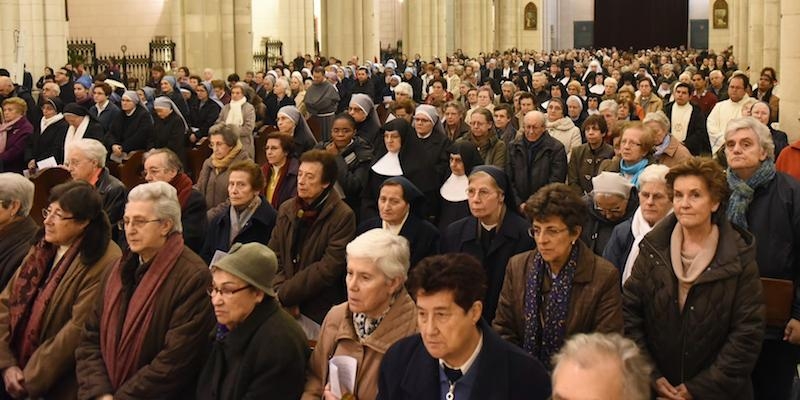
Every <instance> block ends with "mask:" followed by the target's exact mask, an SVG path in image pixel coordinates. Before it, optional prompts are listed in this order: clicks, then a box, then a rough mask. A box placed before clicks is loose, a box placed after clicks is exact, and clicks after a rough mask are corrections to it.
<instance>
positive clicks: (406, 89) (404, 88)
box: [394, 82, 414, 97]
mask: <svg viewBox="0 0 800 400" xmlns="http://www.w3.org/2000/svg"><path fill="white" fill-rule="evenodd" d="M394 93H395V94H397V93H405V94H407V95H408V97H414V88H413V87H412V86H411V84H410V83H408V82H400V83H398V84H397V86H395V87H394Z"/></svg>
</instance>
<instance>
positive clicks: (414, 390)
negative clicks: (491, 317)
mask: <svg viewBox="0 0 800 400" xmlns="http://www.w3.org/2000/svg"><path fill="white" fill-rule="evenodd" d="M478 327H479V328H480V329H481V331H482V332H483V348H482V349H481V352H480V353H479V354H478V357H477V358H476V359H475V363H474V364H472V367H471V368H477V372H478V373H477V375H476V378H475V381H474V382H473V383H472V384H473V386H472V393H471V394H470V397H469V398H470V400H478V399H480V400H500V399H503V400H506V399H513V400H522V399H530V400H544V399H548V398H550V391H551V389H550V377H549V376H548V375H547V371H545V369H544V367H543V366H542V364H541V363H539V361H537V360H535V359H533V358H532V357H531V356H529V355H527V354H525V352H524V351H522V349H520V348H517V347H516V346H514V345H513V344H511V343H508V342H506V341H504V340H503V339H501V338H500V336H498V335H497V334H496V333H494V332H493V331H492V329H491V328H490V327H489V324H487V323H486V322H484V321H483V320H481V321H480V322H479V323H478ZM377 398H378V399H379V400H404V399H409V400H411V399H413V400H434V399H435V400H439V399H441V398H442V394H441V388H440V382H439V361H438V360H437V359H435V358H433V357H431V355H430V354H429V353H428V350H427V349H426V348H425V345H424V344H423V342H422V337H421V336H420V335H419V334H416V335H413V336H409V337H407V338H405V339H402V340H400V341H398V342H397V343H395V345H394V346H392V347H391V348H389V351H387V352H386V355H385V356H384V357H383V362H382V363H381V371H380V375H379V378H378V397H377Z"/></svg>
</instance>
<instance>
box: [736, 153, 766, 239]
mask: <svg viewBox="0 0 800 400" xmlns="http://www.w3.org/2000/svg"><path fill="white" fill-rule="evenodd" d="M774 178H775V162H773V161H772V160H770V159H766V160H764V161H763V162H762V163H761V165H760V166H759V167H758V169H757V170H756V173H754V174H753V176H751V177H750V179H748V180H747V182H745V181H743V180H742V179H741V178H739V177H738V176H737V175H736V173H735V172H733V171H732V170H731V169H730V168H728V186H729V187H730V188H731V197H730V200H729V202H728V210H727V214H728V219H730V220H731V222H733V223H734V224H736V225H739V226H740V227H742V228H745V229H748V228H749V226H748V224H747V209H748V208H749V207H750V202H752V201H753V194H754V193H755V192H756V189H758V188H760V187H763V186H766V185H767V184H768V183H769V182H770V181H772V179H774Z"/></svg>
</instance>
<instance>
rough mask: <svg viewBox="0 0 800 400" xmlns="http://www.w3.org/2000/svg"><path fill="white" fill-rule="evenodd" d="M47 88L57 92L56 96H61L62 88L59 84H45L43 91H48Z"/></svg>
mask: <svg viewBox="0 0 800 400" xmlns="http://www.w3.org/2000/svg"><path fill="white" fill-rule="evenodd" d="M47 88H50V89H52V90H53V91H54V92H56V94H61V86H58V84H57V83H55V82H47V83H45V84H44V86H43V87H42V89H47Z"/></svg>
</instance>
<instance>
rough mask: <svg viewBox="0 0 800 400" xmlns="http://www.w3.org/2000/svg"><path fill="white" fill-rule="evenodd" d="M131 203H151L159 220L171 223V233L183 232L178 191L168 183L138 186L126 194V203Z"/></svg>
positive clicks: (151, 183)
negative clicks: (167, 220)
mask: <svg viewBox="0 0 800 400" xmlns="http://www.w3.org/2000/svg"><path fill="white" fill-rule="evenodd" d="M132 201H149V202H152V203H153V209H154V210H155V212H156V216H157V217H158V218H159V219H169V220H171V221H172V232H183V224H182V223H181V204H180V203H179V202H178V191H177V190H176V189H175V188H174V187H173V186H172V185H170V184H169V183H166V182H150V183H143V184H141V185H138V186H136V187H135V188H133V189H131V191H130V193H128V202H129V203H130V202H132Z"/></svg>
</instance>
